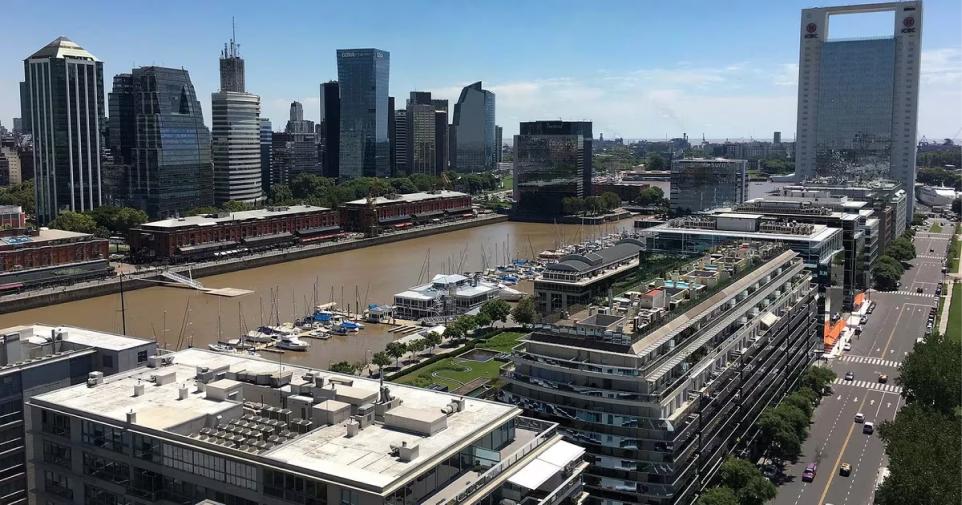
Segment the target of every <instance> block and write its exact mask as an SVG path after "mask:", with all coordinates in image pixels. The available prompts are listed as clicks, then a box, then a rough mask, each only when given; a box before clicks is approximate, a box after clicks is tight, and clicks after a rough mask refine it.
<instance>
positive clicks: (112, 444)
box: [81, 421, 129, 452]
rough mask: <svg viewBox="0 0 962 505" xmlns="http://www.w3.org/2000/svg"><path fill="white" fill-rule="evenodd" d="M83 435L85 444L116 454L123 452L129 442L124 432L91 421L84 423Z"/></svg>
mask: <svg viewBox="0 0 962 505" xmlns="http://www.w3.org/2000/svg"><path fill="white" fill-rule="evenodd" d="M81 434H82V436H81V439H82V440H83V442H84V443H85V444H89V445H92V446H94V447H100V448H103V449H107V450H110V451H115V452H123V450H124V448H125V447H127V444H128V440H129V438H128V435H127V433H126V432H125V431H124V430H122V429H120V428H114V427H113V426H107V425H105V424H100V423H95V422H91V421H84V422H83V425H82V431H81Z"/></svg>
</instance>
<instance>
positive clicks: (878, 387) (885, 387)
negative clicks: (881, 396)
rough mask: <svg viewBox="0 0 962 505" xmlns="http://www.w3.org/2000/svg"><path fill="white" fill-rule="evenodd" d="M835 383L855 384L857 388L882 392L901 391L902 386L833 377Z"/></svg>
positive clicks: (897, 392)
mask: <svg viewBox="0 0 962 505" xmlns="http://www.w3.org/2000/svg"><path fill="white" fill-rule="evenodd" d="M835 384H845V385H847V386H855V387H857V388H863V389H872V390H875V391H881V392H883V393H896V394H900V393H902V388H901V387H899V386H896V385H895V384H879V383H878V382H870V381H847V380H844V379H841V378H839V379H835Z"/></svg>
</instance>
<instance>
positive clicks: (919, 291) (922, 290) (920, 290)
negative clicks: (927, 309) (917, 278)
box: [915, 287, 925, 293]
mask: <svg viewBox="0 0 962 505" xmlns="http://www.w3.org/2000/svg"><path fill="white" fill-rule="evenodd" d="M915 292H916V293H924V292H925V290H924V289H922V288H920V287H919V288H915Z"/></svg>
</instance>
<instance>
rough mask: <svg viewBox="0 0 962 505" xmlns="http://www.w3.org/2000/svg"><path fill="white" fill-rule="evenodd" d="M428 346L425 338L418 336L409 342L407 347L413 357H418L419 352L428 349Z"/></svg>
mask: <svg viewBox="0 0 962 505" xmlns="http://www.w3.org/2000/svg"><path fill="white" fill-rule="evenodd" d="M427 346H428V344H427V342H425V341H424V339H423V338H417V339H414V340H412V341H410V342H408V343H407V348H408V351H409V352H410V353H411V357H412V358H417V357H418V353H419V352H421V351H423V350H424V349H426V348H427Z"/></svg>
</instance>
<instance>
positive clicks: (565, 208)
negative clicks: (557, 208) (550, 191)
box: [561, 196, 585, 216]
mask: <svg viewBox="0 0 962 505" xmlns="http://www.w3.org/2000/svg"><path fill="white" fill-rule="evenodd" d="M584 208H585V201H584V198H578V197H577V196H566V197H564V198H562V199H561V210H562V212H564V213H565V214H567V215H571V216H573V215H576V214H581V213H582V212H584Z"/></svg>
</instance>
